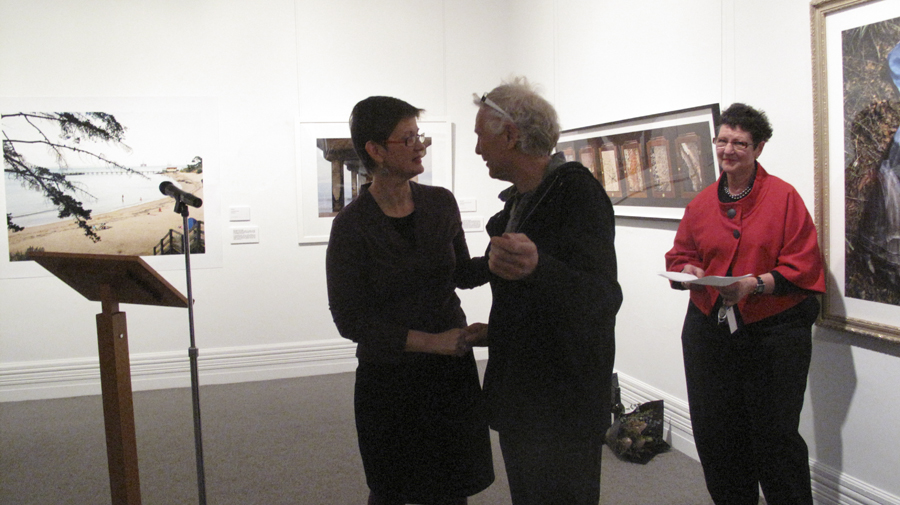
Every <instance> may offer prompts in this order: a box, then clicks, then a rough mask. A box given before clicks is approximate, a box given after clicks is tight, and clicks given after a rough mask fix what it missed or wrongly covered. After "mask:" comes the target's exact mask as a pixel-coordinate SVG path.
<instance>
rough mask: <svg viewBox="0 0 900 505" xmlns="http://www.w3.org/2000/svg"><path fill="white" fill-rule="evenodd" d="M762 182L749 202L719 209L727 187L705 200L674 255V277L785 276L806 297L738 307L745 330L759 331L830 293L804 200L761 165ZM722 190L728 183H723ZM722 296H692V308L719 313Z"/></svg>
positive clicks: (697, 203)
mask: <svg viewBox="0 0 900 505" xmlns="http://www.w3.org/2000/svg"><path fill="white" fill-rule="evenodd" d="M756 167H757V170H756V180H755V182H754V183H753V189H752V190H751V191H750V194H749V195H747V196H746V197H744V198H742V199H740V200H738V201H736V202H728V203H722V202H720V201H719V193H718V191H719V184H712V185H710V186H709V187H707V188H706V189H704V190H703V191H702V192H700V194H699V195H697V196H696V197H695V198H694V199H693V200H692V201H691V202H690V203H689V204H688V206H687V208H686V209H685V210H684V218H682V220H681V224H680V225H679V226H678V232H677V233H676V234H675V245H674V246H673V247H672V249H671V250H670V251H669V252H668V253H666V270H669V271H673V272H680V271H681V270H682V269H683V268H684V266H685V265H687V264H691V265H695V266H698V267H700V268H702V269H703V270H704V271H705V272H706V275H727V274H728V269H729V267H730V268H731V275H734V276H739V275H744V274H752V275H762V274H764V273H767V272H771V271H773V270H774V271H777V272H778V273H780V274H781V275H783V276H784V278H785V279H787V280H788V281H790V282H792V283H793V284H794V285H796V286H797V287H799V288H801V289H802V290H806V291H796V292H792V293H790V294H787V295H783V296H752V295H751V296H747V297H745V298H744V299H743V300H741V301H740V302H739V303H738V309H739V310H740V312H741V315H742V316H743V319H744V322H745V323H753V322H756V321H759V320H761V319H765V318H767V317H770V316H773V315H775V314H778V313H779V312H782V311H784V310H787V309H789V308H791V307H793V306H794V305H797V304H798V303H800V302H801V301H803V299H805V298H806V297H808V296H809V295H810V293H809V292H810V291H811V292H817V293H824V292H825V268H824V264H823V261H822V254H821V252H819V244H818V241H817V236H816V227H815V225H814V224H813V220H812V218H811V217H810V215H809V212H807V210H806V206H805V205H804V204H803V200H802V199H801V198H800V195H799V194H798V193H797V190H795V189H794V187H793V186H791V185H790V184H788V183H786V182H784V181H782V180H781V179H779V178H777V177H774V176H771V175H769V174H768V173H766V171H765V170H764V169H763V167H762V165H759V164H757V165H756ZM720 183H721V179H720ZM717 298H718V291H717V290H716V289H715V288H712V287H706V288H705V289H704V290H693V289H692V290H691V301H693V302H694V304H695V305H697V307H699V308H700V309H701V310H702V311H703V312H704V313H705V314H707V315H708V314H710V312H712V309H713V306H714V305H715V302H716V299H717Z"/></svg>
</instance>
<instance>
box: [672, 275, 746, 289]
mask: <svg viewBox="0 0 900 505" xmlns="http://www.w3.org/2000/svg"><path fill="white" fill-rule="evenodd" d="M659 275H661V276H663V277H665V278H666V279H669V280H670V281H675V282H690V283H692V284H699V285H701V286H716V287H721V286H728V285H730V284H734V283H735V282H737V281H739V280H741V279H745V278H747V277H752V275H750V274H747V275H742V276H740V277H723V276H719V275H707V276H705V277H697V276H696V275H693V274H688V273H684V272H660V273H659Z"/></svg>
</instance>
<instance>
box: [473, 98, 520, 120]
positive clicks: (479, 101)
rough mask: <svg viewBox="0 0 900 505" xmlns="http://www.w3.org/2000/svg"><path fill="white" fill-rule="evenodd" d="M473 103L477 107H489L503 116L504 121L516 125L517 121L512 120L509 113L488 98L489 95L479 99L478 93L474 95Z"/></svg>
mask: <svg viewBox="0 0 900 505" xmlns="http://www.w3.org/2000/svg"><path fill="white" fill-rule="evenodd" d="M472 101H474V102H475V105H479V106H480V105H487V106H488V107H490V108H492V109H494V110H495V111H497V112H498V113H499V114H500V115H501V116H503V118H504V119H507V120H509V121H510V122H511V123H515V120H514V119H513V118H512V116H510V115H509V113H508V112H506V111H505V110H503V108H502V107H500V106H499V105H497V102H495V101H493V100H491V99H490V98H488V96H487V93H485V94H483V95H481V98H478V93H472Z"/></svg>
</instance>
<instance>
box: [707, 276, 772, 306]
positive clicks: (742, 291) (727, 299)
mask: <svg viewBox="0 0 900 505" xmlns="http://www.w3.org/2000/svg"><path fill="white" fill-rule="evenodd" d="M759 277H760V278H762V280H763V284H764V285H765V289H763V294H766V293H771V292H772V290H773V289H774V286H775V277H773V276H772V274H769V273H766V274H762V275H760V276H759ZM756 286H757V282H756V277H746V278H744V279H741V280H739V281H737V282H735V283H732V284H729V285H728V286H721V287H719V288H718V289H719V293H720V294H721V295H722V303H723V304H724V305H725V306H726V307H730V306H732V305H737V303H738V302H740V301H741V300H743V299H744V298H746V297H747V296H749V295H752V294H753V293H755V292H756Z"/></svg>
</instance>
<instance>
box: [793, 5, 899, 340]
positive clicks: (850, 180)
mask: <svg viewBox="0 0 900 505" xmlns="http://www.w3.org/2000/svg"><path fill="white" fill-rule="evenodd" d="M811 17H812V51H813V93H814V99H815V104H814V105H815V107H814V111H815V116H814V117H815V177H816V211H815V213H816V221H817V225H818V227H819V236H820V241H821V244H822V250H823V254H824V256H825V262H826V266H827V269H828V272H827V273H828V285H827V291H826V293H825V295H824V296H823V304H822V314H821V318H820V321H819V324H822V325H824V326H828V327H832V328H837V329H841V330H844V331H850V332H853V333H857V334H861V335H865V336H869V337H874V338H878V339H884V340H889V341H893V342H898V343H900V327H898V321H900V132H898V126H900V1H898V0H881V1H876V0H827V1H825V0H823V1H814V2H813V3H812V8H811Z"/></svg>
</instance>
